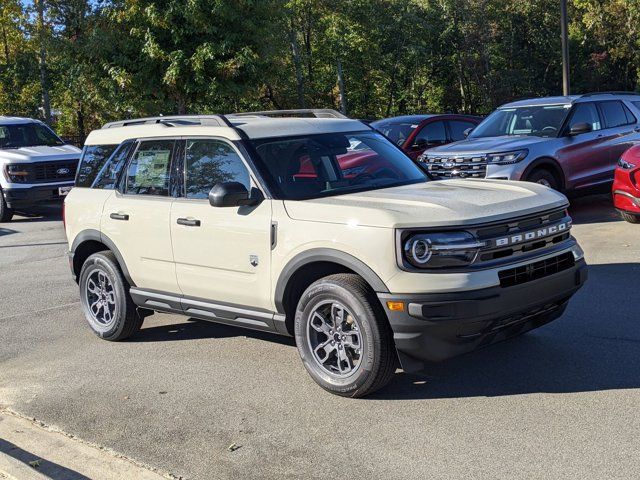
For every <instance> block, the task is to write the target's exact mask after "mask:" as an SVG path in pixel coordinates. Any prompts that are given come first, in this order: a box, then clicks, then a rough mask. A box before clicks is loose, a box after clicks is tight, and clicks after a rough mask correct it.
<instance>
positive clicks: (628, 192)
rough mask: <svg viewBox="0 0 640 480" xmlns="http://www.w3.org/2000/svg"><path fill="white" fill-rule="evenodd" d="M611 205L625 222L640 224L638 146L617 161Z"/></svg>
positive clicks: (639, 156)
mask: <svg viewBox="0 0 640 480" xmlns="http://www.w3.org/2000/svg"><path fill="white" fill-rule="evenodd" d="M613 203H614V205H615V207H616V209H617V210H618V212H620V215H621V216H622V218H623V219H625V220H626V221H627V222H630V223H640V145H635V146H633V147H631V148H630V149H629V150H627V151H626V152H624V154H623V155H622V157H620V160H619V161H618V168H616V174H615V179H614V181H613Z"/></svg>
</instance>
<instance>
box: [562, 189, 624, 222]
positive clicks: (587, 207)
mask: <svg viewBox="0 0 640 480" xmlns="http://www.w3.org/2000/svg"><path fill="white" fill-rule="evenodd" d="M570 201H571V206H570V207H569V214H570V215H571V218H573V223H575V224H576V225H579V224H590V223H607V222H621V221H622V219H621V218H620V215H619V214H618V212H617V211H616V209H615V208H614V207H613V201H612V199H611V195H610V194H601V195H589V196H585V197H577V198H572V199H571V200H570Z"/></svg>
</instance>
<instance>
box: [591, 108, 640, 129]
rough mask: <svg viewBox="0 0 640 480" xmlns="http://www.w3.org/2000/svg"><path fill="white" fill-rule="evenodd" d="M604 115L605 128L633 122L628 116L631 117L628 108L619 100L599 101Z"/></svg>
mask: <svg viewBox="0 0 640 480" xmlns="http://www.w3.org/2000/svg"><path fill="white" fill-rule="evenodd" d="M599 104H600V109H601V110H602V114H603V116H604V124H605V126H606V127H607V128H613V127H619V126H621V125H628V124H630V123H633V121H630V120H629V118H630V117H633V115H632V114H631V112H629V109H628V108H627V107H625V106H624V104H623V103H622V102H620V101H609V102H599Z"/></svg>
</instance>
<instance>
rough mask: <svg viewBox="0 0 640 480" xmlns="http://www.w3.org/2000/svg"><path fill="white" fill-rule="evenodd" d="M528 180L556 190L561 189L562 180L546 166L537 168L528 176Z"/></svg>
mask: <svg viewBox="0 0 640 480" xmlns="http://www.w3.org/2000/svg"><path fill="white" fill-rule="evenodd" d="M526 180H527V182H533V183H540V184H542V185H545V186H547V187H549V188H553V189H554V190H558V191H560V182H559V181H558V179H557V178H556V176H555V175H554V174H553V173H552V172H550V171H549V170H547V169H546V168H536V169H535V170H534V171H533V172H531V173H530V174H529V175H528V176H527V179H526Z"/></svg>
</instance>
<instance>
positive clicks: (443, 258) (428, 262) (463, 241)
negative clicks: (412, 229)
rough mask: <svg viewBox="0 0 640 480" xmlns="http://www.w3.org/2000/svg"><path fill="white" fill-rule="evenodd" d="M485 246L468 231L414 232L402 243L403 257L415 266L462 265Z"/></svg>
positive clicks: (469, 262) (444, 266)
mask: <svg viewBox="0 0 640 480" xmlns="http://www.w3.org/2000/svg"><path fill="white" fill-rule="evenodd" d="M483 246H485V243H484V242H479V241H478V240H477V239H476V238H475V237H474V236H473V235H471V234H470V233H469V232H437V233H415V234H411V235H409V236H408V237H407V238H406V239H405V240H404V241H403V245H402V253H403V255H404V259H405V260H406V261H407V262H408V263H409V264H411V265H412V266H414V267H417V268H446V267H464V266H467V265H470V264H472V263H473V262H474V261H475V259H476V257H477V256H478V252H479V251H480V248H482V247H483Z"/></svg>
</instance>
